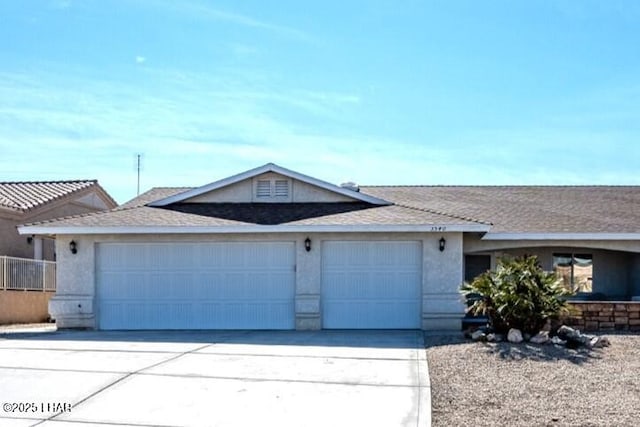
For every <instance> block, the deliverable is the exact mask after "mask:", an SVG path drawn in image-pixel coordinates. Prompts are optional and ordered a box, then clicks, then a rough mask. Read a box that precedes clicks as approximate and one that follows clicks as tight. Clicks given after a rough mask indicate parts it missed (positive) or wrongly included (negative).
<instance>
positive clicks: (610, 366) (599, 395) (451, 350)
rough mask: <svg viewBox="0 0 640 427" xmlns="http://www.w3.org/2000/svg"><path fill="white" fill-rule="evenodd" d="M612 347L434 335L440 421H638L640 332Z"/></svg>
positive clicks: (430, 351)
mask: <svg viewBox="0 0 640 427" xmlns="http://www.w3.org/2000/svg"><path fill="white" fill-rule="evenodd" d="M606 336H607V337H608V338H609V339H610V341H611V347H606V348H602V349H594V350H587V349H581V350H569V349H566V348H563V347H556V346H554V345H544V346H538V345H533V344H528V343H523V344H509V343H499V344H489V343H475V342H470V341H467V340H465V339H464V338H463V337H462V335H460V336H445V335H428V334H427V335H426V336H425V343H426V347H427V358H428V361H429V374H430V376H431V393H432V405H433V406H432V410H433V414H432V416H433V426H435V427H437V426H513V427H519V426H527V427H528V426H638V425H640V335H622V334H620V335H609V334H606Z"/></svg>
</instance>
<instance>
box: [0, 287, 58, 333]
mask: <svg viewBox="0 0 640 427" xmlns="http://www.w3.org/2000/svg"><path fill="white" fill-rule="evenodd" d="M52 295H53V292H37V291H0V325H6V324H13V323H38V322H45V321H46V320H47V319H48V317H49V310H48V302H49V299H50V298H51V296H52Z"/></svg>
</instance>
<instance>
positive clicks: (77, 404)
mask: <svg viewBox="0 0 640 427" xmlns="http://www.w3.org/2000/svg"><path fill="white" fill-rule="evenodd" d="M212 345H214V343H210V344H206V345H203V346H201V347H198V348H194V349H191V350H189V351H185V352H182V353H180V354H178V355H175V356H173V357H170V358H168V359H166V360H161V361H160V362H156V363H153V364H151V365H149V366H145V367H144V368H140V369H138V370H137V371H133V372H128V373H127V374H126V375H123V376H122V377H120V378H118V379H116V380H115V381H112V382H111V383H109V384H107V385H106V386H104V387H102V388H100V389H99V390H97V391H95V392H93V393H91V394H90V395H88V396H87V397H85V398H83V399H81V400H80V401H78V402H76V403H75V404H74V405H73V407H74V408H76V407H78V406H80V405H82V404H83V403H85V402H86V401H87V400H89V399H91V398H93V397H95V396H97V395H98V394H100V393H102V392H103V391H105V390H107V389H109V388H111V387H113V386H115V385H116V384H119V383H121V382H122V381H124V380H126V379H127V378H130V377H132V376H134V375H138V374H141V373H143V371H146V370H147V369H152V368H155V367H157V366H160V365H162V364H164V363H169V362H172V361H174V360H176V359H178V358H180V357H182V356H185V355H187V354H190V353H193V352H196V351H199V350H203V349H205V348H207V347H210V346H212ZM61 414H64V412H63V411H61V412H58V413H56V414H53V415H52V416H50V417H49V418H45V419H43V420H41V421H40V422H38V423H36V424H34V425H33V426H31V427H36V426H38V425H40V424H43V423H45V422H47V421H55V418H56V417H58V416H60V415H61Z"/></svg>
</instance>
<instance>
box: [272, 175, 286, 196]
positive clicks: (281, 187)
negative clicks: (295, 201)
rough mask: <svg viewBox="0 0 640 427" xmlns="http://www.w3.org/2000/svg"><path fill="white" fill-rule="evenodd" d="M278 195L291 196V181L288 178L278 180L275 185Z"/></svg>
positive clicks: (276, 194)
mask: <svg viewBox="0 0 640 427" xmlns="http://www.w3.org/2000/svg"><path fill="white" fill-rule="evenodd" d="M274 196H276V197H289V181H287V180H281V179H277V180H276V185H275V194H274Z"/></svg>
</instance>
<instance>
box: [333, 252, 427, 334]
mask: <svg viewBox="0 0 640 427" xmlns="http://www.w3.org/2000/svg"><path fill="white" fill-rule="evenodd" d="M322 258H323V260H322V316H323V317H322V319H323V327H325V328H328V329H332V328H337V329H340V328H345V329H346V328H356V329H360V328H362V329H367V328H368V329H388V328H419V327H420V310H421V299H420V294H421V291H420V289H421V283H422V247H421V244H420V242H417V241H341V242H338V241H336V242H324V243H323V247H322Z"/></svg>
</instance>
